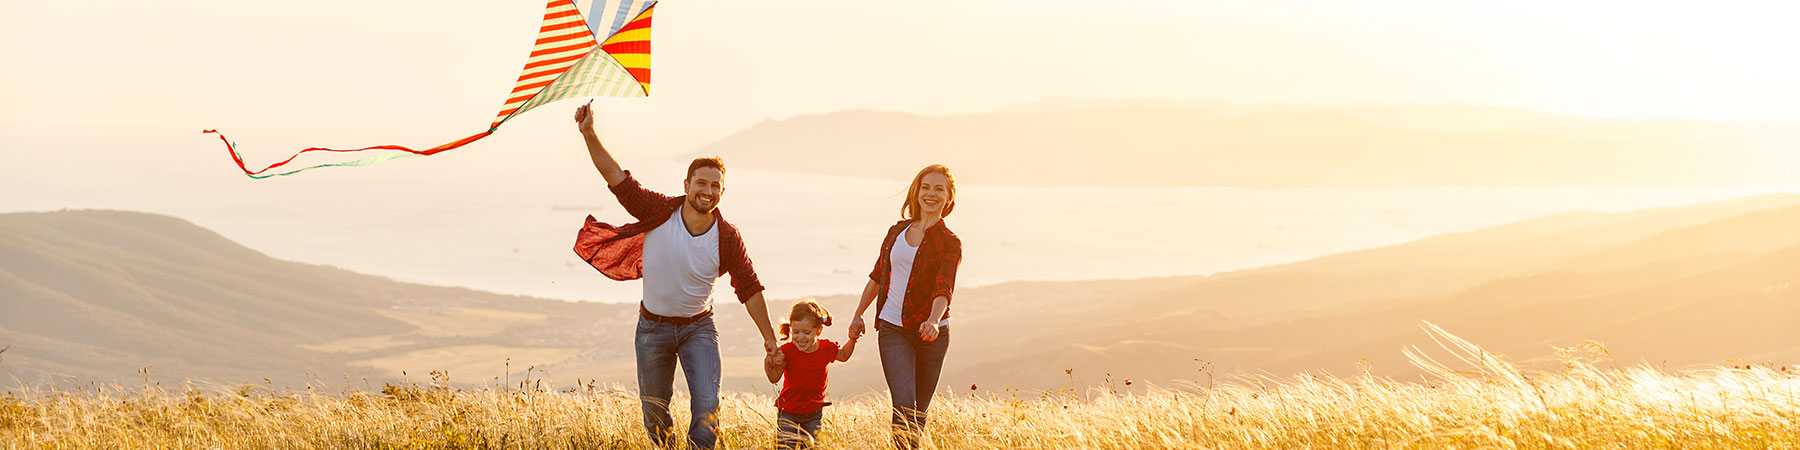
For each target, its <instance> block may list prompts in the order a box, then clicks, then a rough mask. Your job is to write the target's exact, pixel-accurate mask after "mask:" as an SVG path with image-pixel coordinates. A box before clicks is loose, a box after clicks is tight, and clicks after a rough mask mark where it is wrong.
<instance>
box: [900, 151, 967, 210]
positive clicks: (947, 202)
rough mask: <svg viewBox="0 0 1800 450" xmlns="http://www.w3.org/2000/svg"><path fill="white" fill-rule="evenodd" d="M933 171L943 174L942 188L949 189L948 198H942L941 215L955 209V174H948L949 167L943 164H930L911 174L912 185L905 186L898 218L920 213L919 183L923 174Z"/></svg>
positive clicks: (923, 177) (923, 179) (922, 178)
mask: <svg viewBox="0 0 1800 450" xmlns="http://www.w3.org/2000/svg"><path fill="white" fill-rule="evenodd" d="M933 172H936V173H941V174H944V188H945V190H946V191H949V194H950V195H949V198H946V199H944V208H943V209H942V210H940V211H939V212H941V213H942V214H939V215H940V216H943V217H950V211H952V210H955V209H956V176H954V175H951V174H950V168H949V167H944V165H943V164H932V165H929V166H925V168H924V169H920V170H919V174H918V175H915V176H913V181H912V186H907V187H906V203H905V204H902V205H900V219H901V220H912V219H916V218H918V217H919V215H920V214H921V212H920V206H919V183H923V182H925V175H929V174H931V173H933Z"/></svg>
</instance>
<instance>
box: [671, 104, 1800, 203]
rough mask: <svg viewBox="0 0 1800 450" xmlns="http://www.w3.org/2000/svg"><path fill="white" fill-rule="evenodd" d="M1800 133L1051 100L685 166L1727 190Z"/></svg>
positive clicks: (1135, 179)
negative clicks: (724, 163) (935, 166)
mask: <svg viewBox="0 0 1800 450" xmlns="http://www.w3.org/2000/svg"><path fill="white" fill-rule="evenodd" d="M1797 144H1800V124H1764V123H1739V122H1716V121H1700V120H1619V119H1580V118H1569V117H1555V116H1547V115H1544V114H1540V113H1536V112H1532V111H1526V110H1514V109H1504V108H1491V107H1476V106H1467V105H1448V104H1446V105H1382V104H1356V105H1346V106H1307V105H1255V104H1251V105H1240V104H1230V103H1224V102H1216V101H1196V102H1177V101H1158V100H1141V101H1081V100H1049V101H1045V102H1041V103H1038V104H1032V105H1024V106H1018V107H1011V108H1005V109H1001V110H999V111H995V112H989V113H981V114H963V115H950V116H920V115H916V114H909V113H899V112H882V111H867V110H858V111H838V112H832V113H825V114H814V115H803V116H796V117H792V118H787V119H781V120H767V121H763V122H761V123H758V124H756V125H753V126H751V127H749V128H747V129H744V130H742V131H739V132H737V133H735V134H732V135H730V136H728V137H726V138H725V139H722V140H720V141H718V142H715V143H712V144H710V145H707V146H704V147H702V148H700V149H699V150H698V151H695V152H693V153H691V154H687V155H684V156H683V157H684V158H685V157H693V156H702V155H704V156H711V155H719V156H723V157H725V158H726V159H727V160H728V161H731V162H732V164H733V165H734V166H745V167H755V168H758V169H766V170H778V171H790V172H800V173H818V174H838V175H849V176H859V177H874V178H887V179H909V178H910V177H911V176H912V175H913V173H914V172H915V171H917V170H918V169H919V168H920V167H924V166H925V165H926V164H931V163H943V164H947V165H949V166H950V167H951V168H952V169H953V170H955V171H956V172H957V173H958V175H959V177H960V178H964V179H966V180H968V182H973V183H980V184H988V185H1019V186H1159V187H1162V186H1235V187H1258V188H1266V187H1367V186H1450V185H1455V186H1472V185H1482V186H1668V185H1692V186H1719V185H1792V184H1794V183H1795V182H1796V180H1800V173H1796V172H1794V170H1795V169H1800V152H1795V151H1792V150H1793V149H1794V148H1795V146H1796V145H1797Z"/></svg>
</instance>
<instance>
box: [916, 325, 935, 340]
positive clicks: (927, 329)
mask: <svg viewBox="0 0 1800 450" xmlns="http://www.w3.org/2000/svg"><path fill="white" fill-rule="evenodd" d="M919 338H920V339H924V340H925V342H931V341H935V340H937V338H938V324H937V321H928V322H925V323H924V324H921V325H919Z"/></svg>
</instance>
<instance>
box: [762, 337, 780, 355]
mask: <svg viewBox="0 0 1800 450" xmlns="http://www.w3.org/2000/svg"><path fill="white" fill-rule="evenodd" d="M763 351H765V352H770V353H775V354H781V343H780V342H776V341H775V338H763Z"/></svg>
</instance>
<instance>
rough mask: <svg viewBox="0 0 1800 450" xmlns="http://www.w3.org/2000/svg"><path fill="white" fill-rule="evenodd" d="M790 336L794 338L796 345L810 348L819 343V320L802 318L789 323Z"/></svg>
mask: <svg viewBox="0 0 1800 450" xmlns="http://www.w3.org/2000/svg"><path fill="white" fill-rule="evenodd" d="M788 327H789V328H788V336H789V337H792V338H794V346H796V347H800V349H802V350H805V349H810V348H812V347H813V346H814V345H817V344H818V343H819V322H818V321H815V320H812V319H800V320H796V321H794V322H793V323H791V324H789V325H788Z"/></svg>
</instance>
